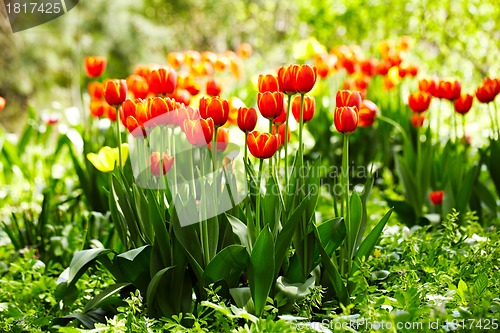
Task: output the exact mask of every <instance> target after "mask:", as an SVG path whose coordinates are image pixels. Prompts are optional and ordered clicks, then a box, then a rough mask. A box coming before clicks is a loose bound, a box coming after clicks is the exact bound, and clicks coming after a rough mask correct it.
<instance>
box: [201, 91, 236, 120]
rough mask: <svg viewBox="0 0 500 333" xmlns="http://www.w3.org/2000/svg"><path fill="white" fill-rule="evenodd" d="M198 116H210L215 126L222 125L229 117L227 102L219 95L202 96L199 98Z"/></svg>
mask: <svg viewBox="0 0 500 333" xmlns="http://www.w3.org/2000/svg"><path fill="white" fill-rule="evenodd" d="M200 116H201V117H202V118H204V119H207V118H212V119H213V122H214V124H215V126H217V127H219V126H223V125H224V124H225V123H226V122H227V119H228V118H229V103H228V101H227V100H225V99H221V98H219V97H203V98H202V99H200Z"/></svg>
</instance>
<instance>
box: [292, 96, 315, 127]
mask: <svg viewBox="0 0 500 333" xmlns="http://www.w3.org/2000/svg"><path fill="white" fill-rule="evenodd" d="M300 99H301V96H295V98H294V99H293V102H292V114H293V117H294V118H295V120H296V121H297V122H298V121H300ZM315 108H316V100H315V99H314V97H311V96H304V106H303V110H302V111H303V113H302V119H303V121H304V123H307V122H308V121H310V120H311V119H312V118H313V116H314V109H315Z"/></svg>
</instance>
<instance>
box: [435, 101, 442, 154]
mask: <svg viewBox="0 0 500 333" xmlns="http://www.w3.org/2000/svg"><path fill="white" fill-rule="evenodd" d="M442 105H443V101H442V100H441V99H439V107H438V110H437V115H436V116H437V124H436V143H437V144H438V145H439V135H440V134H441V133H439V132H440V127H441V126H440V125H441V107H442Z"/></svg>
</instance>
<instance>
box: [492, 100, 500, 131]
mask: <svg viewBox="0 0 500 333" xmlns="http://www.w3.org/2000/svg"><path fill="white" fill-rule="evenodd" d="M491 103H493V108H494V111H493V119H494V121H495V126H496V128H497V133H496V134H497V139H498V138H499V137H500V125H499V124H498V110H497V105H496V103H495V101H492V102H491Z"/></svg>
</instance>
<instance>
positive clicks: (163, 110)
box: [148, 97, 182, 126]
mask: <svg viewBox="0 0 500 333" xmlns="http://www.w3.org/2000/svg"><path fill="white" fill-rule="evenodd" d="M148 101H149V116H150V119H151V121H152V122H153V123H154V124H155V125H157V126H165V125H176V124H177V122H176V121H175V116H176V113H175V110H177V109H179V108H181V107H182V105H181V104H180V103H177V102H176V101H175V100H174V99H172V98H169V97H166V98H164V97H154V98H151V99H149V100H148Z"/></svg>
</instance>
